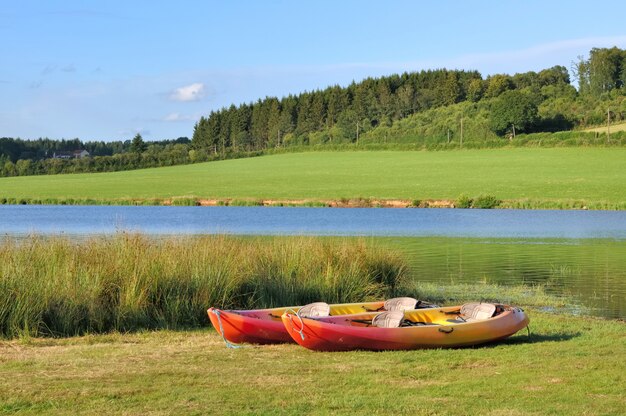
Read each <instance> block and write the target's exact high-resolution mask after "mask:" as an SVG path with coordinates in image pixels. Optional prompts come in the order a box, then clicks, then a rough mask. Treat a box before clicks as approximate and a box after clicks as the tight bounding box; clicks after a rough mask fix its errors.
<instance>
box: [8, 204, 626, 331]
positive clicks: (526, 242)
mask: <svg viewBox="0 0 626 416" xmlns="http://www.w3.org/2000/svg"><path fill="white" fill-rule="evenodd" d="M120 230H130V231H139V232H143V233H147V234H157V235H163V234H205V233H230V234H244V235H250V234H252V235H298V234H306V235H348V236H352V235H361V236H374V237H378V238H379V240H380V242H381V244H385V245H391V246H393V247H397V248H399V249H400V250H402V251H403V252H404V253H405V255H406V258H407V260H408V261H409V263H410V265H411V267H412V268H413V270H414V272H415V275H416V276H419V278H420V279H422V280H424V281H429V282H439V283H441V284H443V285H445V284H446V283H473V282H476V281H480V282H487V283H498V284H504V285H519V284H541V285H543V286H544V287H546V290H547V291H548V292H550V293H553V294H556V295H565V296H568V297H571V298H573V299H574V300H575V302H577V303H580V304H582V305H584V306H585V307H586V312H587V313H591V314H593V315H599V316H605V317H612V318H622V319H624V318H626V212H608V211H518V210H450V209H380V208H379V209H367V208H365V209H359V208H355V209H338V208H268V207H112V206H0V234H5V235H10V236H13V235H17V236H20V235H25V234H29V233H40V234H66V235H68V234H69V235H90V234H103V233H114V232H117V231H120Z"/></svg>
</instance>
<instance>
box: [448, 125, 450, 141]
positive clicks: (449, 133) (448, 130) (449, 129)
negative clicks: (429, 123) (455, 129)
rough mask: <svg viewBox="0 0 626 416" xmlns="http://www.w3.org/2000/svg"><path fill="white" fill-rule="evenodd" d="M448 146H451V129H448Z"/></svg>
mask: <svg viewBox="0 0 626 416" xmlns="http://www.w3.org/2000/svg"><path fill="white" fill-rule="evenodd" d="M448 144H450V129H448Z"/></svg>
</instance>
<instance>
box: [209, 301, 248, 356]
mask: <svg viewBox="0 0 626 416" xmlns="http://www.w3.org/2000/svg"><path fill="white" fill-rule="evenodd" d="M212 312H213V313H214V314H215V316H217V323H218V324H219V325H220V333H221V334H222V339H223V340H224V344H226V348H232V349H235V348H242V346H241V345H235V344H233V343H231V342H230V341H228V340H227V339H226V337H225V336H224V327H223V326H222V317H221V316H220V310H219V309H213V311H212Z"/></svg>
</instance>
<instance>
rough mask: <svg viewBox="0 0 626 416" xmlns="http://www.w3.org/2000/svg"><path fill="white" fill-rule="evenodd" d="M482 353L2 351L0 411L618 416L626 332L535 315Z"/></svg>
mask: <svg viewBox="0 0 626 416" xmlns="http://www.w3.org/2000/svg"><path fill="white" fill-rule="evenodd" d="M529 313H530V318H531V325H530V326H531V330H532V332H531V336H530V337H528V335H527V333H526V331H523V332H520V333H518V334H517V335H514V336H513V337H511V338H509V339H508V340H505V341H503V342H499V343H497V344H492V345H485V346H480V347H474V348H465V349H450V350H442V349H439V350H421V351H420V350H418V351H390V352H364V351H355V352H346V353H319V352H312V351H308V350H306V349H304V348H302V347H299V346H297V345H295V344H287V345H274V346H263V347H261V346H246V347H244V348H239V349H234V350H233V349H228V348H226V347H225V346H224V343H223V342H222V339H221V338H220V337H219V336H218V335H217V333H216V332H215V331H213V330H198V331H185V332H177V331H166V330H162V331H156V332H150V331H149V332H141V333H135V334H119V333H111V334H104V335H86V336H81V337H73V338H63V339H50V338H46V339H41V338H22V339H17V340H12V341H4V342H2V341H0V413H4V414H20V415H38V414H52V415H57V414H59V415H60V414H85V415H91V414H93V415H99V414H103V413H107V414H151V415H160V414H186V415H205V414H211V415H295V414H311V415H335V414H341V415H345V414H371V415H388V414H410V415H477V414H483V415H580V414H585V415H617V414H622V413H623V410H624V408H625V407H626V396H624V388H626V376H625V375H624V366H623V363H624V361H625V360H626V324H625V323H624V322H620V321H605V320H599V319H592V318H580V317H571V316H560V315H549V314H545V313H540V312H538V311H534V310H530V311H529Z"/></svg>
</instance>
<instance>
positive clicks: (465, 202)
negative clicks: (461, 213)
mask: <svg viewBox="0 0 626 416" xmlns="http://www.w3.org/2000/svg"><path fill="white" fill-rule="evenodd" d="M473 202H474V200H473V199H472V198H470V197H469V196H467V195H461V196H459V198H458V199H457V200H456V202H455V203H454V207H455V208H471V207H472V203H473Z"/></svg>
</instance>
